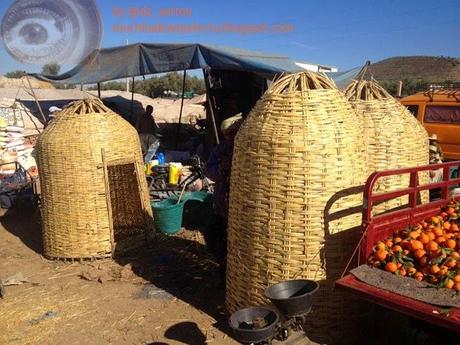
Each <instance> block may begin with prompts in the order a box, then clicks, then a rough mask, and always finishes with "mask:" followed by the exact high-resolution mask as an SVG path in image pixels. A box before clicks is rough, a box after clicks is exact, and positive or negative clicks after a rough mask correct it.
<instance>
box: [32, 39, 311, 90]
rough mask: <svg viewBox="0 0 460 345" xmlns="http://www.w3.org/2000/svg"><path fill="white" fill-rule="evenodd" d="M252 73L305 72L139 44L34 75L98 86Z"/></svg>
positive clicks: (193, 48)
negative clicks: (162, 76) (163, 76)
mask: <svg viewBox="0 0 460 345" xmlns="http://www.w3.org/2000/svg"><path fill="white" fill-rule="evenodd" d="M208 67H210V68H212V69H221V70H233V71H248V72H254V73H258V74H261V75H264V76H266V77H273V76H274V75H275V74H278V73H283V72H296V71H300V70H303V69H302V68H301V67H299V66H298V65H297V64H296V63H295V62H294V61H292V60H290V59H289V58H287V57H285V56H275V55H268V54H264V53H259V52H253V51H248V50H243V49H237V48H229V47H221V46H213V45H203V44H149V43H137V44H131V45H126V46H120V47H113V48H106V49H97V50H95V51H94V52H93V53H92V54H90V55H89V56H88V57H87V58H86V59H85V60H84V61H83V62H82V63H80V64H79V65H77V66H76V67H75V68H73V69H71V70H70V71H68V72H66V73H63V74H61V75H58V76H45V75H34V76H35V77H37V78H39V79H41V80H45V81H48V82H52V83H61V84H94V83H99V82H103V81H108V80H115V79H121V78H126V77H136V76H143V75H149V74H155V73H165V72H172V71H181V70H185V69H198V68H199V69H203V68H208Z"/></svg>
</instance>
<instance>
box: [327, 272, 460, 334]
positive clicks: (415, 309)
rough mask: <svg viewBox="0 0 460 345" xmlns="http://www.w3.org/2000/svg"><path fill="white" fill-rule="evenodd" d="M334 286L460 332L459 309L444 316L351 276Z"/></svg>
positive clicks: (420, 303)
mask: <svg viewBox="0 0 460 345" xmlns="http://www.w3.org/2000/svg"><path fill="white" fill-rule="evenodd" d="M335 286H336V287H337V288H340V289H344V290H348V291H350V292H351V293H353V294H354V295H357V296H358V297H360V298H362V299H365V300H367V301H369V302H372V303H375V304H378V305H380V306H382V307H385V308H388V309H391V310H394V311H397V312H399V313H402V314H405V315H408V316H410V317H413V318H416V319H420V320H423V321H427V322H430V323H433V324H435V325H438V326H441V327H444V328H448V329H450V330H452V331H454V332H460V309H458V308H452V309H451V310H450V311H449V313H447V314H445V313H442V310H441V308H439V307H437V306H434V305H431V304H428V303H424V302H420V301H417V300H414V299H412V298H408V297H404V296H401V295H398V294H396V293H393V292H390V291H386V290H382V289H379V288H377V287H375V286H372V285H369V284H366V283H363V282H361V281H359V280H358V279H357V278H356V277H355V276H353V275H351V274H349V275H346V276H345V277H343V278H341V279H339V280H338V281H336V282H335Z"/></svg>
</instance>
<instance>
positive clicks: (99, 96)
mask: <svg viewBox="0 0 460 345" xmlns="http://www.w3.org/2000/svg"><path fill="white" fill-rule="evenodd" d="M97 97H98V98H99V99H101V83H97Z"/></svg>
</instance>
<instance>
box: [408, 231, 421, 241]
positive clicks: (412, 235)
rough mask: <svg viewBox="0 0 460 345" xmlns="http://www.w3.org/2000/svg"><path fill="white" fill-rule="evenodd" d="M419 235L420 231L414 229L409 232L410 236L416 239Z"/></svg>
mask: <svg viewBox="0 0 460 345" xmlns="http://www.w3.org/2000/svg"><path fill="white" fill-rule="evenodd" d="M419 235H420V232H419V231H417V230H412V231H411V232H409V237H410V238H411V239H413V240H415V239H416V238H417V237H418V236H419Z"/></svg>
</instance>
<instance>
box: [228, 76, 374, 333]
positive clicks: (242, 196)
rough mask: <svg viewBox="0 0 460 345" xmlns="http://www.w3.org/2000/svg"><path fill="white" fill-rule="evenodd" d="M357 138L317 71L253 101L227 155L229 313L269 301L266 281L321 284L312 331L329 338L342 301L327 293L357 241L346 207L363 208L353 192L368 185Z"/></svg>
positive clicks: (356, 216) (354, 218)
mask: <svg viewBox="0 0 460 345" xmlns="http://www.w3.org/2000/svg"><path fill="white" fill-rule="evenodd" d="M362 137H363V132H362V124H361V123H360V121H359V119H357V117H356V114H355V112H354V110H353V109H352V107H351V105H350V104H349V102H348V101H347V100H346V99H345V97H344V96H343V94H342V93H340V91H338V90H337V89H336V88H335V85H334V83H333V82H332V81H331V80H329V79H328V78H327V77H325V76H323V75H320V74H317V73H313V72H308V71H307V72H301V73H296V74H291V75H286V76H282V77H281V78H280V79H278V80H277V81H275V82H274V83H273V84H272V85H271V86H270V88H269V89H268V90H267V92H266V93H265V94H264V95H263V96H262V98H261V99H260V100H259V101H258V102H257V104H256V106H255V107H254V109H253V110H252V111H251V113H250V114H249V116H248V118H247V119H246V120H245V122H244V123H243V125H242V127H241V128H240V130H239V132H238V134H237V136H236V140H235V147H234V151H233V163H232V172H231V188H230V207H229V221H228V256H227V290H226V305H227V308H228V309H229V310H230V311H235V310H237V309H239V308H242V307H247V306H250V305H261V304H264V303H267V301H266V300H265V298H264V297H263V291H264V290H265V288H267V287H268V286H270V285H272V284H275V283H278V282H280V281H283V280H287V279H294V278H306V279H314V280H317V281H321V289H320V291H319V292H318V294H317V296H315V298H316V310H321V312H320V314H315V315H314V317H313V318H312V320H311V321H312V322H313V323H310V324H309V325H310V326H312V327H309V332H310V330H311V332H316V331H315V329H316V330H317V333H318V334H317V335H318V337H319V338H320V337H321V336H326V337H327V336H328V334H329V331H328V329H327V326H328V325H329V326H331V327H332V325H333V324H337V323H339V322H340V321H339V320H338V319H337V317H338V315H339V314H340V313H339V311H338V310H337V306H338V305H342V303H341V301H340V302H339V301H338V300H340V299H341V295H340V293H335V294H333V293H332V282H333V281H334V279H335V278H338V277H339V276H340V273H341V269H343V267H345V265H346V260H347V259H348V258H349V257H350V255H351V251H352V250H353V247H354V244H355V243H356V242H355V241H356V239H355V238H354V237H353V236H351V235H348V233H349V232H348V230H349V229H351V228H355V227H357V226H358V225H359V224H360V222H361V214H360V213H359V211H358V212H356V211H350V210H351V209H352V208H353V207H358V209H359V206H360V205H361V204H362V197H361V195H360V194H359V191H358V192H356V191H351V190H352V189H353V188H354V187H359V186H361V185H362V184H363V182H364V179H365V175H364V173H365V171H364V164H365V163H364V151H363V147H364V143H363V139H362ZM356 193H357V194H356ZM332 213H334V214H335V215H336V217H335V218H333V217H331V216H330V215H331V214H332ZM319 326H324V327H325V328H321V329H319V328H318V327H319ZM309 336H310V333H309ZM318 337H316V339H319V338H318ZM322 340H323V341H327V339H324V338H323V339H322Z"/></svg>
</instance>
